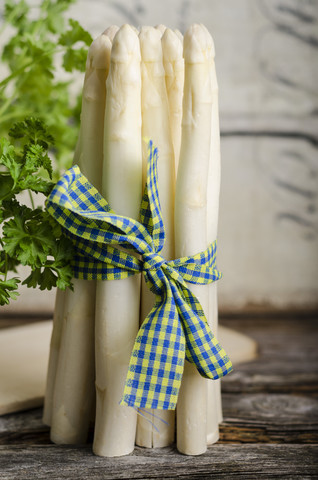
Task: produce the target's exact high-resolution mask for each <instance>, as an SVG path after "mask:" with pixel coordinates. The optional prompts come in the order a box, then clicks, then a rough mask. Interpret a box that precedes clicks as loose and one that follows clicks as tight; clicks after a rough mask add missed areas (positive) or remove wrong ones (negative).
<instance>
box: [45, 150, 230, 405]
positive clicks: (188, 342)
mask: <svg viewBox="0 0 318 480" xmlns="http://www.w3.org/2000/svg"><path fill="white" fill-rule="evenodd" d="M157 156H158V152H157V149H155V148H154V147H153V145H152V142H151V141H150V142H149V158H148V168H147V184H146V188H145V193H144V196H143V198H142V202H141V208H140V222H138V221H136V220H133V219H131V218H128V217H123V216H120V215H116V214H115V212H114V211H113V210H112V209H111V208H110V206H109V204H108V203H107V201H106V200H105V199H104V198H103V197H102V196H101V195H100V194H99V193H98V191H97V190H96V188H95V187H93V185H92V184H91V183H89V181H88V180H87V179H86V178H85V177H84V176H83V175H82V174H81V172H80V170H79V168H78V166H74V167H73V168H71V169H70V170H68V171H67V172H66V173H65V175H64V176H63V177H62V178H61V179H60V180H59V182H58V183H57V184H56V186H55V187H54V189H53V190H52V192H51V194H50V196H49V198H48V200H47V204H46V207H47V211H48V212H49V213H50V214H51V215H52V216H53V217H54V218H55V219H56V220H57V221H58V222H59V223H60V225H61V226H62V227H63V229H64V230H65V233H66V234H67V235H68V236H69V237H70V238H71V239H72V241H73V244H74V247H75V256H74V258H73V262H72V266H73V269H74V276H75V277H76V278H82V279H88V280H90V279H97V280H109V279H111V280H115V279H122V278H126V277H128V276H130V275H134V274H136V273H139V272H142V273H143V275H144V277H145V280H146V283H147V285H148V287H149V288H150V290H151V291H152V292H153V293H154V294H155V297H156V299H155V305H154V307H153V308H152V310H151V312H150V313H149V315H148V316H147V317H146V319H145V320H144V322H143V323H142V325H141V327H140V330H139V332H138V335H137V337H136V340H135V344H134V347H133V351H132V354H131V358H130V364H129V369H128V374H127V378H126V383H125V388H124V392H123V397H122V399H121V402H120V403H121V405H127V406H133V407H140V408H151V409H164V410H168V409H174V408H175V407H176V403H177V397H178V392H179V389H180V384H181V378H182V373H183V369H184V360H185V358H186V359H187V360H188V361H189V362H191V363H194V364H195V366H196V368H197V370H198V371H199V373H200V374H201V375H202V376H203V377H206V378H210V379H216V378H219V377H222V376H224V375H226V374H227V373H229V372H230V371H231V370H232V364H231V361H230V360H229V358H228V357H227V355H226V353H225V351H224V350H223V348H222V347H221V346H220V345H219V343H218V341H217V340H216V338H215V337H214V335H213V333H212V332H211V330H210V327H209V325H208V323H207V321H206V318H205V316H204V312H203V310H202V307H201V305H200V303H199V301H198V299H197V298H196V297H195V296H194V295H193V294H192V293H191V291H190V290H189V288H188V286H187V284H186V282H189V283H196V284H202V285H205V284H208V283H211V282H213V281H215V280H218V279H219V278H221V274H220V272H219V271H218V270H217V269H216V265H215V262H216V242H214V243H213V244H211V245H210V246H209V247H208V248H207V249H206V250H205V251H204V252H200V253H198V254H196V255H193V256H191V257H183V258H178V259H176V260H171V261H166V260H165V259H164V258H163V257H162V256H161V255H160V252H161V250H162V248H163V245H164V241H165V232H164V225H163V221H162V216H161V208H160V202H159V195H158V187H157ZM132 250H133V251H134V252H136V254H138V257H137V256H134V255H132V254H131V252H132ZM140 256H141V258H140Z"/></svg>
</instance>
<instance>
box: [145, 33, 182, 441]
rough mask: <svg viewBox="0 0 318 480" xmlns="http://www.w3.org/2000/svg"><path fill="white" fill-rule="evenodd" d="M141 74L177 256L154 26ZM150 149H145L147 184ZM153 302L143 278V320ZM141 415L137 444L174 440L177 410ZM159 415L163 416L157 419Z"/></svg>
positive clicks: (148, 131) (167, 252)
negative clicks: (175, 413) (147, 161)
mask: <svg viewBox="0 0 318 480" xmlns="http://www.w3.org/2000/svg"><path fill="white" fill-rule="evenodd" d="M139 40H140V49H141V60H142V61H141V77H142V91H141V102H142V135H143V137H148V138H151V139H152V140H153V142H154V145H156V146H157V147H158V151H159V161H158V184H159V196H160V203H161V209H162V216H163V221H164V225H165V231H166V242H165V246H164V248H163V250H162V255H163V256H164V257H165V258H166V259H167V260H169V259H172V258H174V223H173V222H174V220H173V216H174V215H173V205H174V190H175V172H174V155H173V147H172V141H171V132H170V128H169V121H168V119H169V107H168V99H167V92H166V86H165V72H164V68H163V60H162V46H161V33H160V31H158V30H157V29H155V28H154V27H143V28H142V29H141V32H140V34H139ZM146 159H147V148H145V149H144V151H143V171H144V183H145V177H146ZM153 305H154V295H153V294H152V293H151V292H150V291H149V289H148V287H147V286H146V285H145V283H144V282H143V281H142V295H141V321H143V320H144V318H145V317H146V315H147V314H148V313H149V311H150V310H151V308H152V307H153ZM142 414H143V415H144V416H139V417H138V425H137V436H136V443H137V445H140V446H143V447H164V446H166V445H169V444H171V443H172V442H173V441H174V430H175V429H174V423H175V419H174V412H173V411H157V410H155V411H152V410H144V411H143V412H142ZM158 417H160V418H158Z"/></svg>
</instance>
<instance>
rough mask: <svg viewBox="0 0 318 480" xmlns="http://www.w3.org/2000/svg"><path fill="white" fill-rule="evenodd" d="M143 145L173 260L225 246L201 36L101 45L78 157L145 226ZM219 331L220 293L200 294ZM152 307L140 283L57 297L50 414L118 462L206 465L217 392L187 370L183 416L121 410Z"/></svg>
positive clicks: (96, 286) (108, 40)
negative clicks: (154, 154)
mask: <svg viewBox="0 0 318 480" xmlns="http://www.w3.org/2000/svg"><path fill="white" fill-rule="evenodd" d="M144 138H151V139H152V140H153V144H154V145H155V146H156V147H158V151H159V160H158V181H159V196H160V203H161V209H162V216H163V221H164V225H165V232H166V242H165V246H164V249H163V251H162V255H163V256H164V257H165V258H166V259H167V260H170V259H173V258H177V257H182V256H186V255H192V254H196V253H198V252H200V251H203V250H205V249H206V247H207V246H208V244H209V243H211V242H212V241H214V240H215V239H216V236H217V220H218V198H219V184H220V146H219V124H218V87H217V81H216V75H215V66H214V46H213V41H212V38H211V36H210V34H209V33H208V31H207V29H206V28H205V27H204V26H203V25H197V24H195V25H192V26H191V27H189V29H188V30H187V31H186V33H185V35H184V38H183V37H182V35H181V33H180V32H178V31H172V30H170V29H168V28H165V27H164V26H162V25H160V26H158V27H142V28H141V29H140V31H138V30H137V29H136V28H134V27H131V26H129V25H123V26H122V27H121V28H118V27H116V26H112V27H109V28H108V29H107V30H105V32H104V33H103V34H102V35H100V36H99V37H98V38H97V39H96V40H94V42H93V43H92V45H91V47H90V49H89V52H88V58H87V64H86V74H85V79H84V87H83V100H82V114H81V127H80V133H79V139H78V143H77V146H76V151H75V155H74V163H76V164H78V165H79V167H80V169H81V171H82V173H83V174H84V175H85V176H86V177H87V178H88V180H89V181H90V182H91V183H92V184H93V185H94V186H95V187H96V188H97V189H98V190H99V191H100V192H101V193H102V195H103V196H104V197H105V198H106V199H107V201H108V202H109V204H110V205H111V207H112V209H113V210H115V212H116V213H117V214H119V215H124V216H129V217H131V218H134V219H136V220H138V219H139V208H140V203H141V198H142V193H143V189H144V185H145V182H146V162H147V148H146V143H145V142H144V140H143V139H144ZM190 288H191V290H192V291H193V292H194V294H195V295H196V296H197V297H198V299H199V300H200V303H201V305H202V306H203V309H204V311H205V314H206V317H207V319H208V322H209V324H210V326H211V327H212V331H213V332H214V333H215V331H216V329H217V299H216V285H215V284H211V285H207V286H198V285H191V287H190ZM153 303H154V296H153V294H152V293H151V292H150V291H149V290H148V289H147V287H146V286H145V282H144V281H143V279H142V278H140V275H134V276H131V277H128V278H126V279H124V280H106V281H94V280H79V279H74V290H73V291H71V290H68V291H66V292H65V293H64V292H61V291H58V292H57V297H56V306H55V314H54V324H53V333H52V340H51V348H50V359H49V367H48V377H47V389H46V396H45V406H44V417H43V419H44V422H45V423H46V424H48V425H50V427H51V440H52V441H53V442H55V443H61V444H76V443H84V442H86V440H87V434H88V429H89V425H90V423H92V422H95V427H94V442H93V451H94V453H95V454H97V455H101V456H109V457H111V456H120V455H126V454H128V453H130V452H132V451H133V449H134V446H135V444H137V445H139V446H144V447H163V446H167V445H169V444H171V443H173V442H174V441H175V439H176V443H177V448H178V450H179V451H180V452H182V453H184V454H188V455H198V454H201V453H204V451H205V450H206V448H207V445H208V444H212V443H214V442H216V441H217V440H218V424H219V422H220V421H221V418H222V414H221V401H220V384H219V381H211V380H206V379H204V378H203V377H201V376H200V374H199V373H198V371H197V370H196V368H195V367H194V366H193V365H192V364H189V363H188V362H186V364H185V370H184V374H183V378H182V385H181V390H180V394H179V398H178V404H177V409H176V419H175V412H174V411H172V410H168V411H164V410H153V411H152V410H150V411H149V410H148V411H147V410H146V411H145V410H143V411H142V412H140V414H139V415H138V412H137V411H136V410H135V409H133V408H131V407H124V406H120V405H119V401H120V399H121V396H122V394H123V390H124V383H125V379H126V374H127V370H128V365H129V359H130V354H131V351H132V348H133V344H134V340H135V337H136V335H137V332H138V329H139V325H140V324H141V323H142V322H143V320H144V318H145V317H146V315H147V314H148V313H149V311H150V309H151V308H152V306H153Z"/></svg>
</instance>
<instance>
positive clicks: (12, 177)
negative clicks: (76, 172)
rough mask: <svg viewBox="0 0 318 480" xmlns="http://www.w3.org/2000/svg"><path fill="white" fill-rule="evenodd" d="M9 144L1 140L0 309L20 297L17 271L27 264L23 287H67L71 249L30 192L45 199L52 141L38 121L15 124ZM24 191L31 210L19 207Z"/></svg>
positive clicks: (27, 207) (48, 191) (49, 175)
mask: <svg viewBox="0 0 318 480" xmlns="http://www.w3.org/2000/svg"><path fill="white" fill-rule="evenodd" d="M9 136H10V137H11V140H9V139H7V138H1V139H0V224H1V226H2V236H1V238H0V305H5V304H8V303H9V301H10V299H15V298H16V297H17V295H18V291H17V290H18V284H19V283H20V282H21V279H20V278H19V277H18V276H12V277H11V278H8V275H12V274H14V273H17V267H18V266H19V265H20V264H22V265H27V266H28V267H30V270H31V271H30V275H29V276H28V277H27V278H26V279H24V281H23V282H22V284H26V285H27V286H28V287H33V288H35V287H39V288H40V289H41V290H45V289H47V290H50V289H51V288H52V287H55V286H57V287H59V288H61V289H62V290H64V289H65V288H66V287H68V286H71V278H72V270H71V267H70V259H71V257H72V247H71V243H70V241H69V240H68V239H67V238H66V237H65V236H64V235H63V234H62V231H61V228H60V226H59V224H58V223H57V222H56V221H55V220H54V219H53V218H52V217H51V216H50V215H49V214H48V213H47V212H46V211H45V210H44V209H43V208H42V207H35V206H34V202H33V194H34V193H35V194H38V193H41V194H44V195H45V196H47V195H48V194H49V193H50V191H51V190H52V187H53V185H54V184H53V183H52V181H51V179H52V164H51V160H50V157H49V155H48V150H49V148H51V147H52V145H53V137H52V136H51V134H50V133H49V131H48V129H47V127H46V126H45V125H44V123H43V122H42V121H41V120H39V119H37V118H33V117H30V118H26V119H25V120H23V121H20V122H17V123H15V124H14V125H13V127H12V128H11V129H10V131H9ZM26 191H27V192H28V194H29V196H30V199H31V205H32V207H29V206H27V205H25V204H23V203H21V194H22V193H24V192H26Z"/></svg>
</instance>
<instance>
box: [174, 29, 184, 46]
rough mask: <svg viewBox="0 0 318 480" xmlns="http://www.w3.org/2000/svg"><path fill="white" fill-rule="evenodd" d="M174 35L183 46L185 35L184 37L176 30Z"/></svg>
mask: <svg viewBox="0 0 318 480" xmlns="http://www.w3.org/2000/svg"><path fill="white" fill-rule="evenodd" d="M174 33H175V34H176V35H177V37H178V38H179V40H180V42H181V43H182V45H183V35H182V33H181V32H180V30H178V29H175V30H174Z"/></svg>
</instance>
